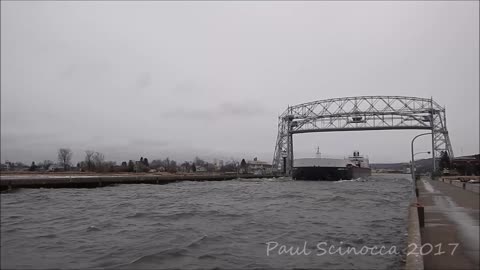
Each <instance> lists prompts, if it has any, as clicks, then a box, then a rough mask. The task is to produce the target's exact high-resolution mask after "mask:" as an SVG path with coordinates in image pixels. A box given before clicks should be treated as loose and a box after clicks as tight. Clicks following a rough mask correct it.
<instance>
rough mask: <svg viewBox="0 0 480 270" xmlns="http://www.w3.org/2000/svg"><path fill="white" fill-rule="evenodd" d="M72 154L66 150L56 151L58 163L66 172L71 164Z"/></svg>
mask: <svg viewBox="0 0 480 270" xmlns="http://www.w3.org/2000/svg"><path fill="white" fill-rule="evenodd" d="M72 156H73V152H72V150H70V149H68V148H60V149H58V163H60V165H62V166H63V169H64V170H65V171H66V170H67V168H68V167H69V166H70V164H71V160H72Z"/></svg>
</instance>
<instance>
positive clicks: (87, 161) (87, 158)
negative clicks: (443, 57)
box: [85, 150, 95, 171]
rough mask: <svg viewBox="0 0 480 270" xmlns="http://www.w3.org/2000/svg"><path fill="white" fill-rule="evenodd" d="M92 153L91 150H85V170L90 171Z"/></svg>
mask: <svg viewBox="0 0 480 270" xmlns="http://www.w3.org/2000/svg"><path fill="white" fill-rule="evenodd" d="M93 154H95V152H93V151H91V150H87V151H85V164H86V165H87V170H89V171H91V170H92V168H93Z"/></svg>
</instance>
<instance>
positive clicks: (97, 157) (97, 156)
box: [92, 152, 105, 171]
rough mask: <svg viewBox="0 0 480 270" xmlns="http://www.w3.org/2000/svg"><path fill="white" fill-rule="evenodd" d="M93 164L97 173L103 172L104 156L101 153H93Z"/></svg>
mask: <svg viewBox="0 0 480 270" xmlns="http://www.w3.org/2000/svg"><path fill="white" fill-rule="evenodd" d="M92 160H93V164H94V165H95V168H96V170H97V171H103V170H104V165H105V156H104V155H103V154H102V153H99V152H95V153H94V154H93V156H92Z"/></svg>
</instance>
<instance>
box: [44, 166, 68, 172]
mask: <svg viewBox="0 0 480 270" xmlns="http://www.w3.org/2000/svg"><path fill="white" fill-rule="evenodd" d="M64 170H65V169H64V168H63V166H60V165H58V164H52V165H50V166H48V170H47V171H49V172H62V171H64Z"/></svg>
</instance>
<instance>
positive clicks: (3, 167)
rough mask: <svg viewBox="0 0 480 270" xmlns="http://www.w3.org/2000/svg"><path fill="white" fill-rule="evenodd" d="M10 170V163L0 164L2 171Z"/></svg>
mask: <svg viewBox="0 0 480 270" xmlns="http://www.w3.org/2000/svg"><path fill="white" fill-rule="evenodd" d="M8 170H10V163H5V164H3V163H2V164H0V171H8Z"/></svg>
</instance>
